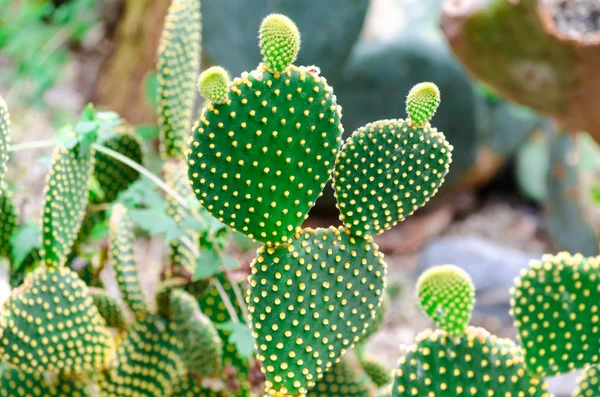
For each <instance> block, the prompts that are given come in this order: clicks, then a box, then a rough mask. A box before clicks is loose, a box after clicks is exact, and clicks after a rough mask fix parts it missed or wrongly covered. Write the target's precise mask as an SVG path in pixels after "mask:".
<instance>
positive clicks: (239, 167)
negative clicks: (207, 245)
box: [188, 66, 343, 245]
mask: <svg viewBox="0 0 600 397" xmlns="http://www.w3.org/2000/svg"><path fill="white" fill-rule="evenodd" d="M340 119H341V111H340V108H339V106H338V105H337V104H336V99H335V95H334V94H333V89H332V88H331V87H329V86H328V85H327V83H326V80H325V79H324V78H323V77H321V76H318V75H316V74H314V73H312V72H311V71H309V70H308V69H306V68H304V67H295V66H294V67H291V68H289V69H287V70H286V71H285V72H284V73H282V74H276V75H273V74H272V73H270V72H268V71H266V70H265V69H264V68H261V67H260V66H259V69H257V70H255V71H254V72H252V73H250V74H247V73H245V74H243V75H242V77H241V78H237V79H235V80H234V82H233V84H232V85H231V86H230V87H229V99H228V100H227V102H226V103H224V104H222V105H218V104H217V105H214V104H213V105H209V107H208V108H207V109H205V110H204V111H203V114H202V117H201V119H200V121H198V122H197V123H196V124H195V126H194V134H193V139H192V140H191V141H190V150H189V152H188V165H189V169H188V175H189V179H190V181H191V183H192V187H193V190H194V193H195V195H196V197H197V198H198V200H199V201H200V204H202V205H203V206H204V207H205V208H206V209H207V210H208V211H209V212H210V213H211V214H212V215H213V216H215V217H216V218H218V219H219V220H220V221H221V222H223V223H225V224H226V225H228V226H231V227H232V228H233V229H235V230H238V231H240V232H242V233H244V234H246V235H247V236H248V237H250V238H253V239H255V240H258V241H261V242H264V243H267V244H268V245H275V244H278V243H281V242H286V241H287V240H288V239H289V238H290V237H291V236H293V235H294V233H295V232H296V229H297V228H298V227H299V226H300V224H301V223H302V221H304V219H306V218H307V217H308V211H309V210H310V208H311V207H312V206H313V205H314V203H315V200H316V199H317V198H318V197H319V195H320V194H321V192H322V190H323V188H324V187H325V184H326V183H327V180H328V179H329V176H330V172H331V167H332V166H333V162H334V161H335V157H336V155H337V153H338V146H339V142H340V140H341V133H342V130H343V127H342V125H341V123H340Z"/></svg>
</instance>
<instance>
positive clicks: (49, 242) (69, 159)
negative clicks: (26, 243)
mask: <svg viewBox="0 0 600 397" xmlns="http://www.w3.org/2000/svg"><path fill="white" fill-rule="evenodd" d="M93 170H94V152H93V150H90V151H88V152H87V153H80V152H79V146H76V147H75V148H73V149H70V150H69V149H66V148H64V147H61V146H59V147H57V148H56V149H55V150H54V155H53V156H52V165H51V166H50V173H49V175H48V180H47V184H46V190H45V195H46V203H45V205H44V210H43V213H42V219H43V225H42V226H43V228H42V233H43V237H42V238H43V246H44V262H45V263H46V264H47V265H48V266H61V265H63V264H64V263H65V261H66V260H67V255H68V254H69V253H70V252H71V248H72V245H73V242H74V241H75V238H76V237H77V233H79V229H80V228H81V222H82V221H83V217H84V215H85V207H86V206H87V203H88V183H89V180H90V178H91V176H92V172H93Z"/></svg>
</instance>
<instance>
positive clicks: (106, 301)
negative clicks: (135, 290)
mask: <svg viewBox="0 0 600 397" xmlns="http://www.w3.org/2000/svg"><path fill="white" fill-rule="evenodd" d="M89 293H90V296H91V297H92V300H93V301H94V305H95V306H96V308H97V309H98V313H99V314H100V316H101V317H102V318H103V319H104V321H105V322H106V326H107V327H110V328H116V329H118V330H124V329H126V328H127V320H126V319H125V313H124V312H123V307H122V306H121V302H120V301H119V300H118V299H117V298H115V297H113V296H111V295H109V293H108V292H107V291H105V290H103V289H97V288H90V289H89Z"/></svg>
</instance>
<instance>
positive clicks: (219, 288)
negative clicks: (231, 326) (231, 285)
mask: <svg viewBox="0 0 600 397" xmlns="http://www.w3.org/2000/svg"><path fill="white" fill-rule="evenodd" d="M212 282H213V284H214V286H215V287H216V288H217V291H219V295H221V299H223V303H224V304H225V307H227V312H228V313H229V317H231V321H233V322H234V323H236V324H237V323H239V322H240V318H239V317H238V315H237V313H236V312H235V309H234V308H233V304H232V303H231V300H230V299H229V295H227V291H225V288H223V284H221V282H220V281H219V279H218V278H216V277H213V279H212ZM224 297H226V299H225V298H224Z"/></svg>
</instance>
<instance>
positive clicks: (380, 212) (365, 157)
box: [333, 120, 452, 236]
mask: <svg viewBox="0 0 600 397" xmlns="http://www.w3.org/2000/svg"><path fill="white" fill-rule="evenodd" d="M451 162H452V146H451V145H450V144H448V142H447V141H446V138H445V137H444V134H443V133H441V132H438V131H437V130H436V129H435V128H430V127H429V126H427V127H424V128H421V127H417V126H416V125H414V124H413V123H412V122H410V121H404V120H380V121H376V122H373V123H369V124H367V125H366V126H364V127H361V128H359V129H358V130H357V131H355V132H354V133H353V134H352V136H350V137H349V138H348V140H347V141H346V142H345V143H344V146H343V147H342V149H341V153H340V156H339V157H338V159H337V160H336V163H335V172H334V178H333V181H334V188H335V196H336V198H337V201H338V208H339V210H340V213H341V215H340V220H341V221H342V222H343V224H344V225H345V226H346V227H347V228H348V229H350V230H351V231H352V233H354V234H356V235H359V236H362V235H377V234H380V233H383V232H384V231H386V230H388V229H390V228H391V227H392V226H394V225H395V224H396V223H398V222H399V221H402V220H404V218H406V217H407V216H409V215H411V214H412V213H413V212H415V211H416V210H417V209H418V208H420V207H422V206H423V205H425V203H427V201H429V199H430V198H431V197H433V196H434V195H435V194H436V193H437V191H438V189H439V187H440V185H441V184H442V183H443V182H444V178H445V176H446V174H447V173H448V169H449V166H450V163H451Z"/></svg>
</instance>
